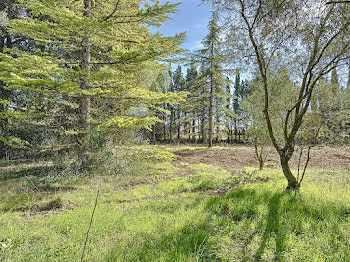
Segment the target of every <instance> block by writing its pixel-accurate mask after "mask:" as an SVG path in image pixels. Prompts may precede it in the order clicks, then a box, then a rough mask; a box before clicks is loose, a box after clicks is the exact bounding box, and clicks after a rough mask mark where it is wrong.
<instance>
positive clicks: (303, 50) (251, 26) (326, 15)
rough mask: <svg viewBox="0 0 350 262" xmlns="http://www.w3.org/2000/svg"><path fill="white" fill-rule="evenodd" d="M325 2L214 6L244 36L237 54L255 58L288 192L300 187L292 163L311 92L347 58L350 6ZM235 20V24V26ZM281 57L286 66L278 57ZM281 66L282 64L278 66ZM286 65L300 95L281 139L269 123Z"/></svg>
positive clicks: (265, 0) (239, 1)
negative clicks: (276, 76) (279, 71)
mask: <svg viewBox="0 0 350 262" xmlns="http://www.w3.org/2000/svg"><path fill="white" fill-rule="evenodd" d="M325 3H326V2H325V1H315V0H308V1H299V0H291V1H288V2H286V1H280V0H278V1H270V0H259V1H252V0H235V1H231V0H223V1H220V2H219V3H218V4H217V5H216V6H217V8H218V9H219V10H221V11H222V12H224V13H226V15H227V17H228V20H227V23H228V24H229V26H230V30H231V32H232V34H235V35H237V32H241V33H240V34H238V35H240V36H241V39H240V40H237V39H236V43H237V42H240V43H241V45H239V49H240V50H243V51H245V57H251V56H253V57H254V58H255V65H256V66H257V67H258V70H259V75H260V77H261V81H262V83H263V87H264V100H265V101H264V116H265V120H266V123H267V128H268V131H269V136H270V139H271V141H272V144H273V146H274V147H275V149H276V151H277V152H278V154H279V156H280V163H281V166H282V170H283V174H284V176H285V178H286V179H287V181H288V186H287V189H291V190H295V189H298V188H299V187H300V184H299V182H298V181H297V178H296V177H295V175H293V173H292V171H291V169H290V167H289V160H290V159H291V157H292V155H293V153H294V149H295V140H296V136H297V133H298V131H299V129H300V127H301V125H302V123H303V119H304V116H305V114H306V113H307V112H308V109H309V106H310V102H311V98H312V94H313V91H314V89H315V87H316V86H317V84H318V83H319V81H320V80H321V78H322V77H323V76H324V75H326V74H328V73H329V72H331V71H332V70H333V69H334V68H335V67H337V66H338V65H340V64H341V63H343V62H344V61H345V60H346V58H347V56H348V55H349V50H350V42H349V36H350V34H349V25H350V19H349V18H350V17H349V16H350V10H349V8H350V7H349V6H348V5H326V4H325ZM232 21H233V23H234V24H233V23H232ZM278 57H283V60H282V61H276V58H278ZM278 63H279V64H278ZM281 65H288V67H289V68H290V70H291V73H293V74H292V75H293V76H294V79H293V80H294V81H295V83H296V86H297V93H296V96H295V97H294V99H293V101H292V103H291V104H290V107H289V108H288V110H286V112H285V114H284V116H283V136H282V139H281V140H279V139H278V138H277V136H276V127H275V126H274V125H273V123H272V121H271V108H270V104H271V99H270V96H271V89H272V88H273V87H271V86H270V85H269V78H270V77H271V72H273V71H274V70H275V68H278V67H280V66H281Z"/></svg>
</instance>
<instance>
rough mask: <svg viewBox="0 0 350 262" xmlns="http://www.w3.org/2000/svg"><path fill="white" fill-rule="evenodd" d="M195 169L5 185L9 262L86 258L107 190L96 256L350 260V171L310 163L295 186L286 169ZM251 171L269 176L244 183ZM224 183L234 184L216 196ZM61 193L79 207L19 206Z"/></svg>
mask: <svg viewBox="0 0 350 262" xmlns="http://www.w3.org/2000/svg"><path fill="white" fill-rule="evenodd" d="M186 168H189V169H190V172H189V173H188V176H187V177H177V176H176V174H177V172H178V171H179V167H177V166H175V165H174V164H173V163H171V162H170V161H165V162H154V163H149V164H148V165H146V166H145V167H144V168H142V169H137V170H139V171H138V172H140V173H134V174H130V175H129V176H126V177H123V178H121V177H116V176H95V177H90V178H83V179H82V180H79V181H70V182H69V181H68V182H64V183H63V182H62V184H60V183H56V184H55V185H54V186H55V187H57V188H59V187H60V186H68V185H69V186H71V187H72V188H73V189H72V190H66V191H64V190H61V191H54V192H49V193H47V192H46V193H43V192H38V191H36V190H35V189H32V190H27V191H26V190H24V188H21V185H22V184H21V180H18V179H17V180H14V182H15V183H14V184H13V183H12V184H11V183H9V181H7V182H5V183H2V185H1V186H0V190H1V194H2V195H4V194H7V197H5V198H2V199H1V201H0V208H1V213H0V260H1V261H77V260H79V259H80V256H81V252H82V248H83V243H84V238H85V233H86V230H87V228H88V225H89V222H90V216H91V212H92V208H93V203H94V200H95V196H96V191H97V190H98V189H99V190H100V191H101V194H100V197H99V201H98V206H97V210H96V213H95V217H94V221H93V227H92V230H91V232H90V237H89V241H88V245H87V250H86V255H85V259H86V261H274V260H279V261H350V260H349V258H350V194H349V193H348V192H350V183H349V174H348V173H347V172H346V170H329V171H327V170H309V171H308V173H307V176H306V178H305V184H303V186H302V189H301V191H300V193H293V192H292V193H291V192H285V190H284V188H285V186H286V184H285V181H284V178H283V175H282V173H281V172H280V170H274V169H270V170H265V171H258V170H257V169H254V168H246V169H245V170H244V171H243V172H242V173H238V174H236V175H232V174H230V173H229V172H227V171H226V170H224V169H221V168H219V167H217V166H212V165H207V164H199V165H192V166H186ZM135 172H136V171H135ZM142 177H143V178H144V180H141V178H142ZM242 177H244V178H245V180H244V181H247V178H251V179H252V180H251V181H259V180H254V178H260V179H265V178H268V181H267V182H264V181H265V180H261V181H262V182H261V181H260V182H258V183H252V182H249V180H248V184H247V182H245V183H242V184H240V183H239V179H240V178H242ZM22 182H23V181H22ZM220 187H225V188H227V189H230V191H229V192H228V193H227V194H226V195H224V196H215V195H214V196H213V194H212V192H214V193H215V189H216V188H220ZM25 194H27V195H25ZM57 197H60V198H62V199H63V200H64V201H71V202H72V203H74V205H75V206H74V208H73V209H72V210H70V209H59V210H53V211H47V212H33V211H32V210H30V209H26V210H24V211H16V210H18V208H21V207H29V208H30V206H32V205H34V204H36V203H40V202H42V201H48V200H52V199H55V198H57Z"/></svg>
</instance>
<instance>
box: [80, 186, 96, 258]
mask: <svg viewBox="0 0 350 262" xmlns="http://www.w3.org/2000/svg"><path fill="white" fill-rule="evenodd" d="M99 194H100V190H97V194H96V199H95V205H94V209H93V211H92V214H91V219H90V224H89V228H88V230H87V232H86V237H85V243H84V248H83V252H82V254H81V260H80V261H81V262H83V261H84V255H85V249H86V244H87V241H88V239H89V233H90V229H91V226H92V221H93V218H94V215H95V210H96V206H97V201H98V196H99Z"/></svg>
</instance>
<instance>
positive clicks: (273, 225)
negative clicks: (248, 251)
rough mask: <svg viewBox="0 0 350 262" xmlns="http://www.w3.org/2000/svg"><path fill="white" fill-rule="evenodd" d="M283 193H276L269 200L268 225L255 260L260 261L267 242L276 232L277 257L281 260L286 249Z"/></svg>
mask: <svg viewBox="0 0 350 262" xmlns="http://www.w3.org/2000/svg"><path fill="white" fill-rule="evenodd" d="M282 195H283V193H275V194H274V195H273V196H272V197H271V198H270V199H269V200H268V215H267V218H266V227H265V230H264V233H263V237H262V241H261V243H260V246H259V248H258V251H257V252H256V257H255V261H260V260H261V256H262V254H263V253H264V251H265V248H266V243H267V242H268V240H269V239H270V238H271V236H272V234H274V236H275V239H276V251H275V259H277V260H279V259H280V258H281V255H282V253H283V251H284V249H285V234H284V232H283V230H282V228H281V224H280V207H281V196H282Z"/></svg>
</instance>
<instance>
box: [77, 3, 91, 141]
mask: <svg viewBox="0 0 350 262" xmlns="http://www.w3.org/2000/svg"><path fill="white" fill-rule="evenodd" d="M84 8H85V13H84V16H85V17H88V18H91V17H92V14H91V8H92V1H91V0H84ZM90 62H91V42H90V39H89V37H88V36H85V38H84V39H83V46H82V60H81V70H82V71H83V75H82V77H81V80H80V88H81V89H82V90H88V89H90V86H89V80H88V79H89V77H90V73H91V68H90ZM90 110H91V100H90V97H89V96H87V95H83V96H82V97H81V103H80V113H81V126H82V128H83V129H89V128H90ZM83 134H84V135H83V137H85V136H86V132H85V130H84V132H83Z"/></svg>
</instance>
